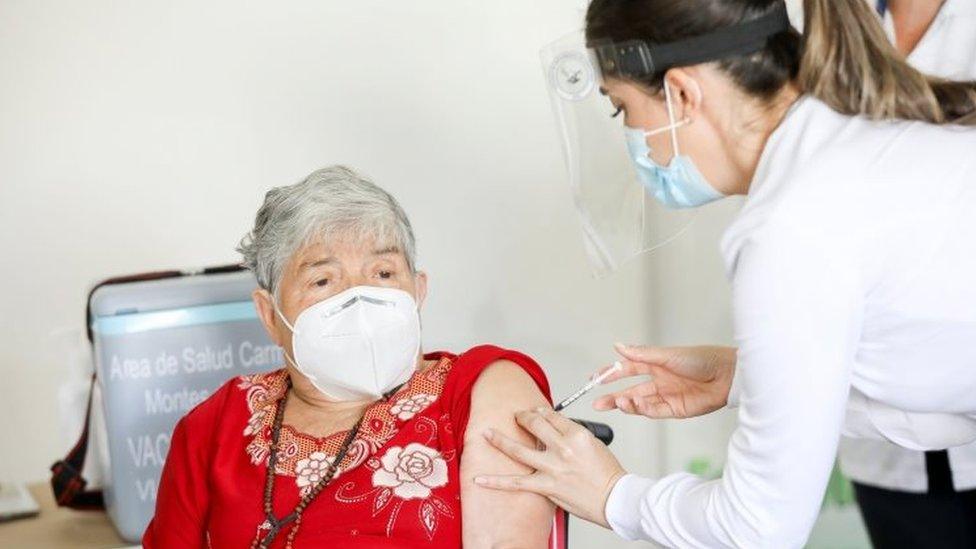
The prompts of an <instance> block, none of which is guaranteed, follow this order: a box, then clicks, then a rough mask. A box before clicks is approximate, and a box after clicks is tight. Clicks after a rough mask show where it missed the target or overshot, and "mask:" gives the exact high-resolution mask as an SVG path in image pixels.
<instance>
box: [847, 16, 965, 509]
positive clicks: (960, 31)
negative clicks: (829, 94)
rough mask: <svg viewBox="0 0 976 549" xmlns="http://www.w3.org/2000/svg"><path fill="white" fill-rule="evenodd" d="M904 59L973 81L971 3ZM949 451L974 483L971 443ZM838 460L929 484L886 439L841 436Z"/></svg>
mask: <svg viewBox="0 0 976 549" xmlns="http://www.w3.org/2000/svg"><path fill="white" fill-rule="evenodd" d="M872 3H873V2H872ZM884 25H885V31H886V32H887V33H888V37H889V38H890V39H891V40H892V41H894V40H895V28H894V21H893V20H892V17H891V13H886V14H885V16H884ZM908 61H909V62H910V63H911V64H912V65H913V66H914V67H915V68H917V69H919V70H921V71H923V72H925V73H928V74H932V75H935V76H941V77H943V78H951V79H957V80H976V2H974V1H973V0H946V1H945V3H943V4H942V7H941V9H940V10H939V13H938V15H937V16H936V18H935V20H934V21H932V24H931V25H929V28H928V30H927V31H926V33H925V36H923V37H922V40H921V41H920V42H919V43H918V45H916V46H915V49H914V50H912V53H911V55H909V56H908ZM948 454H949V468H950V470H951V472H952V482H953V485H954V486H955V488H956V490H971V489H974V488H976V442H973V443H970V444H967V445H964V446H956V447H953V448H949V452H948ZM840 464H841V469H842V470H843V471H844V474H845V475H846V476H847V477H849V478H850V479H852V480H856V481H858V482H862V483H865V484H869V485H872V486H880V487H882V488H888V489H890V490H902V491H907V492H925V491H926V490H927V489H928V475H927V474H926V470H925V455H924V454H923V453H922V452H919V451H917V450H911V449H908V448H904V447H901V446H898V445H897V444H894V443H892V442H890V441H888V440H877V439H865V438H848V437H845V438H844V439H842V440H841V444H840Z"/></svg>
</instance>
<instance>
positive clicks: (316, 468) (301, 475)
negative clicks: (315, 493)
mask: <svg viewBox="0 0 976 549" xmlns="http://www.w3.org/2000/svg"><path fill="white" fill-rule="evenodd" d="M334 461H335V457H333V456H326V455H325V454H324V453H323V452H312V454H311V455H309V456H308V457H307V458H305V459H303V460H299V462H298V463H297V464H296V465H295V477H297V478H295V483H296V484H298V487H299V488H300V489H301V490H302V492H303V493H304V492H306V491H308V490H311V489H312V488H313V487H315V485H316V484H318V483H319V481H320V480H322V477H324V476H325V475H326V473H327V472H328V470H329V465H331V464H332V463H333V462H334ZM335 476H339V471H336V473H335Z"/></svg>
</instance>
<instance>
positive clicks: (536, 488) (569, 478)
mask: <svg viewBox="0 0 976 549" xmlns="http://www.w3.org/2000/svg"><path fill="white" fill-rule="evenodd" d="M515 420H516V421H517V422H518V424H519V425H521V426H522V428H523V429H525V430H526V431H528V432H530V433H532V435H534V436H535V438H536V439H537V440H538V441H539V442H540V443H541V445H542V446H543V449H537V448H532V447H529V446H525V445H524V444H521V443H519V442H516V441H515V440H513V439H511V438H509V437H507V436H505V435H503V434H501V433H499V432H497V431H494V430H488V431H486V432H485V438H487V439H488V441H489V442H491V444H492V445H494V446H495V448H498V449H499V450H500V451H501V452H502V453H503V454H505V455H507V456H508V457H510V458H512V459H513V460H515V461H517V462H519V463H522V464H524V465H527V466H528V467H531V468H533V469H535V472H534V473H532V474H530V475H491V476H480V477H476V478H475V479H474V481H475V484H478V485H480V486H484V487H486V488H494V489H496V490H508V491H516V492H534V493H536V494H539V495H542V496H545V497H547V498H549V500H550V501H552V502H553V503H555V504H556V505H558V506H559V507H562V508H563V509H565V510H566V511H569V512H570V513H572V514H573V515H576V516H577V517H580V518H582V519H584V520H588V521H590V522H593V523H595V524H598V525H600V526H603V527H604V528H609V525H608V523H607V519H606V514H605V511H604V509H605V508H606V504H607V498H608V497H609V496H610V490H612V489H613V486H614V485H615V484H616V483H617V481H618V480H620V477H622V476H624V474H626V471H624V469H623V467H621V466H620V463H619V462H618V461H617V458H615V457H614V456H613V454H612V453H610V450H609V449H607V447H606V446H605V445H604V444H603V443H602V442H600V441H599V440H597V439H596V437H594V436H593V435H592V434H590V432H589V431H588V430H586V428H585V427H583V426H581V425H579V424H578V423H575V422H573V421H572V420H569V419H567V418H566V417H564V416H562V415H560V414H559V413H557V412H554V411H553V410H552V409H550V408H537V409H535V410H531V411H527V412H519V413H517V414H515Z"/></svg>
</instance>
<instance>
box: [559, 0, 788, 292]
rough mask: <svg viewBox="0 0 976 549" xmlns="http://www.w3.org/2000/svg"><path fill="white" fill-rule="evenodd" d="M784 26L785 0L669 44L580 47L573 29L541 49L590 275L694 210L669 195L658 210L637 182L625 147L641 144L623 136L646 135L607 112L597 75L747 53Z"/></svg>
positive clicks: (650, 245) (682, 225)
mask: <svg viewBox="0 0 976 549" xmlns="http://www.w3.org/2000/svg"><path fill="white" fill-rule="evenodd" d="M790 28H791V27H790V23H789V19H788V17H787V15H786V9H785V5H780V6H778V7H776V8H774V9H773V10H772V11H771V12H770V13H768V14H766V15H764V16H762V17H759V18H757V19H754V20H751V21H747V22H745V23H740V24H737V25H733V26H731V27H727V28H723V29H718V30H716V31H714V32H712V33H710V34H707V35H702V36H698V37H693V38H690V39H686V40H682V41H681V42H676V43H670V44H651V43H647V42H643V41H639V40H631V41H627V42H622V43H612V42H606V43H601V44H598V45H597V46H596V47H587V44H586V41H585V38H584V35H583V33H582V32H578V33H573V34H570V35H567V36H565V37H563V38H561V39H559V40H557V41H556V42H553V43H552V44H550V45H548V46H546V47H545V48H543V49H542V51H541V52H540V56H541V59H542V65H543V70H544V71H545V77H546V83H547V87H548V90H549V98H550V101H551V102H552V107H553V112H554V114H555V117H556V125H557V128H558V130H559V136H560V141H561V143H562V148H563V153H564V156H565V161H566V170H567V172H568V175H569V184H570V188H571V191H572V195H573V201H574V203H575V206H576V209H577V212H578V213H579V219H580V222H581V225H582V229H583V238H584V242H585V245H586V251H587V255H588V257H589V260H590V264H591V266H592V268H593V271H594V274H595V275H596V276H606V275H608V274H611V273H613V272H615V271H616V270H617V269H619V268H620V266H621V265H623V264H624V263H625V262H627V261H628V260H630V259H632V258H634V257H635V256H637V255H639V254H642V253H644V252H649V251H652V250H655V249H657V248H660V247H661V246H664V245H665V244H668V243H669V242H672V241H674V240H675V239H676V238H678V237H679V236H681V235H682V234H683V233H684V232H685V231H686V230H687V229H688V227H689V226H690V225H691V223H692V221H693V220H694V218H695V215H696V211H695V210H694V209H690V208H685V209H675V208H674V207H673V206H674V204H673V202H674V201H673V200H672V201H671V202H672V207H670V208H669V207H666V206H665V205H664V204H662V203H661V202H659V201H658V200H655V198H654V196H652V194H651V193H649V192H648V191H647V190H646V187H645V185H644V184H642V183H641V178H640V177H639V175H638V172H637V167H636V166H635V158H632V154H633V152H632V151H633V150H635V149H638V148H642V147H644V145H646V143H645V142H641V143H636V144H635V143H631V144H630V147H628V137H629V138H630V139H632V140H633V139H635V138H636V137H635V136H636V134H637V133H640V136H641V137H643V138H645V139H646V137H647V135H646V134H647V133H648V132H647V131H640V130H639V129H634V128H631V129H628V128H626V127H625V125H624V124H623V120H622V118H613V117H612V115H613V114H614V112H615V111H616V109H615V108H614V107H613V105H612V104H611V102H610V100H609V99H608V98H607V97H606V96H604V95H603V94H602V93H601V86H602V84H603V79H604V77H615V78H624V79H627V78H631V79H636V78H640V77H643V76H647V75H653V74H662V73H663V72H664V71H665V70H667V69H668V68H671V67H677V66H688V65H693V64H698V63H704V62H707V61H713V60H717V59H721V58H723V57H728V56H730V55H741V54H746V53H751V52H755V51H757V50H759V49H761V48H763V47H764V46H765V45H766V41H767V39H768V38H769V37H770V36H773V35H775V34H777V33H780V32H783V31H786V30H788V29H790ZM668 106H669V108H670V102H669V105H668ZM669 113H670V114H672V116H671V120H670V125H668V126H667V127H665V128H661V130H660V131H672V140H673V141H674V142H673V147H674V149H673V150H674V152H675V153H676V154H677V152H678V147H677V143H676V138H675V134H674V130H675V128H679V127H680V126H683V125H684V122H680V121H675V120H674V116H673V113H671V112H670V111H669ZM644 130H653V131H651V132H650V133H651V134H653V133H656V131H657V129H656V128H647V129H644ZM635 145H636V146H635ZM693 190H694V189H693ZM658 198H661V197H660V196H659V197H658ZM703 198H707V197H703ZM664 202H668V200H664ZM699 202H702V201H701V200H699Z"/></svg>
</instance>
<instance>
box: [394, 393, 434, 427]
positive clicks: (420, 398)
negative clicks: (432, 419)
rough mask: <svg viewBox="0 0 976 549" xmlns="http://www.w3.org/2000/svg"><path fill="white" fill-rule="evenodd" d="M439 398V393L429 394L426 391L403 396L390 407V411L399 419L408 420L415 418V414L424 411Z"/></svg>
mask: <svg viewBox="0 0 976 549" xmlns="http://www.w3.org/2000/svg"><path fill="white" fill-rule="evenodd" d="M435 400H437V395H428V394H425V393H420V394H418V395H413V396H410V397H403V398H401V399H399V400H397V401H396V403H395V404H394V405H393V406H392V407H390V413H391V414H393V415H395V416H396V417H397V418H398V419H401V420H403V421H406V420H408V419H411V418H413V416H415V415H417V414H419V413H420V412H423V411H424V410H425V409H426V408H427V407H428V406H430V405H431V404H433V403H434V401H435Z"/></svg>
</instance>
